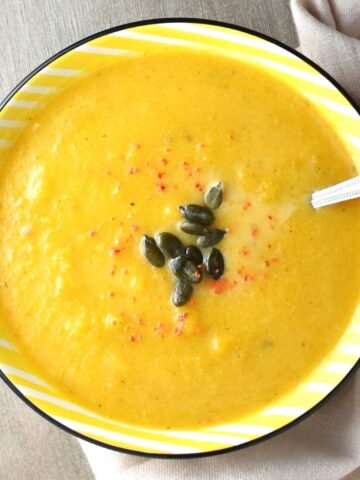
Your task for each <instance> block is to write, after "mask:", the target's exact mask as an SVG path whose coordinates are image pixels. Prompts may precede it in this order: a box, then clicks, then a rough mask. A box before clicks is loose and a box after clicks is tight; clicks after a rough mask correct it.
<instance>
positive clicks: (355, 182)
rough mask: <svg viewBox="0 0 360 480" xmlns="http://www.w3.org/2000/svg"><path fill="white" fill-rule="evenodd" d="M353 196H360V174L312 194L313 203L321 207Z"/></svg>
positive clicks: (316, 206) (314, 205)
mask: <svg viewBox="0 0 360 480" xmlns="http://www.w3.org/2000/svg"><path fill="white" fill-rule="evenodd" d="M353 198H360V176H358V177H354V178H351V179H350V180H346V181H345V182H341V183H337V184H336V185H333V186H331V187H327V188H323V189H322V190H318V191H317V192H314V193H313V194H312V195H311V205H312V206H313V207H314V208H320V207H326V206H327V205H333V204H334V203H340V202H345V200H352V199H353Z"/></svg>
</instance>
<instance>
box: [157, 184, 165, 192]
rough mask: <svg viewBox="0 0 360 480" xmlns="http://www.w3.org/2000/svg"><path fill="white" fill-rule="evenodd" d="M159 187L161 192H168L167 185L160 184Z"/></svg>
mask: <svg viewBox="0 0 360 480" xmlns="http://www.w3.org/2000/svg"><path fill="white" fill-rule="evenodd" d="M157 186H158V190H159V192H165V190H166V185H165V183H158V184H157Z"/></svg>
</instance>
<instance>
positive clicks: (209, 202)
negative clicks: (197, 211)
mask: <svg viewBox="0 0 360 480" xmlns="http://www.w3.org/2000/svg"><path fill="white" fill-rule="evenodd" d="M223 194H224V190H223V184H222V183H221V182H218V183H216V184H215V185H213V186H212V187H210V188H209V190H208V191H207V192H206V193H205V196H204V203H205V205H206V206H207V207H209V208H211V209H212V210H215V209H216V208H219V207H220V205H221V203H222V201H223Z"/></svg>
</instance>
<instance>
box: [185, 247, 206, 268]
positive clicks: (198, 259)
mask: <svg viewBox="0 0 360 480" xmlns="http://www.w3.org/2000/svg"><path fill="white" fill-rule="evenodd" d="M185 256H186V257H187V258H188V259H189V260H191V261H192V262H193V263H194V264H195V265H197V266H200V265H202V263H203V255H202V253H201V250H200V248H198V247H195V246H194V245H190V246H189V247H187V248H186V250H185Z"/></svg>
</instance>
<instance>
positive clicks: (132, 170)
mask: <svg viewBox="0 0 360 480" xmlns="http://www.w3.org/2000/svg"><path fill="white" fill-rule="evenodd" d="M138 172H139V168H138V167H130V168H129V169H128V174H129V175H134V173H138Z"/></svg>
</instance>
